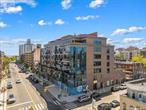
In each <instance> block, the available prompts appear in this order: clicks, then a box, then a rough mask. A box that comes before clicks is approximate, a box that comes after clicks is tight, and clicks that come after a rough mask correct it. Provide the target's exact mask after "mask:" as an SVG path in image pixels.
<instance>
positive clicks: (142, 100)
mask: <svg viewBox="0 0 146 110" xmlns="http://www.w3.org/2000/svg"><path fill="white" fill-rule="evenodd" d="M120 110H146V79H140V80H135V81H131V82H129V83H128V84H127V94H126V95H121V96H120Z"/></svg>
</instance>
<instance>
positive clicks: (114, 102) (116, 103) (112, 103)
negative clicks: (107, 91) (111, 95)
mask: <svg viewBox="0 0 146 110" xmlns="http://www.w3.org/2000/svg"><path fill="white" fill-rule="evenodd" d="M110 104H111V105H112V107H114V108H115V107H118V106H120V102H119V101H117V100H113V101H112V102H111V103H110Z"/></svg>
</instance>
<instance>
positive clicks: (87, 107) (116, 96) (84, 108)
mask: <svg viewBox="0 0 146 110" xmlns="http://www.w3.org/2000/svg"><path fill="white" fill-rule="evenodd" d="M125 93H127V89H125V90H120V91H117V92H112V93H111V94H107V95H105V96H104V97H101V98H99V100H96V103H95V108H97V106H98V105H99V104H101V103H110V102H111V101H112V100H118V101H120V95H122V94H125ZM87 103H88V102H85V103H81V104H78V108H75V109H74V110H91V109H92V104H91V101H90V103H88V104H87ZM79 106H80V107H79ZM112 110H120V106H118V107H116V108H112Z"/></svg>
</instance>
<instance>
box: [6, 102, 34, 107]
mask: <svg viewBox="0 0 146 110" xmlns="http://www.w3.org/2000/svg"><path fill="white" fill-rule="evenodd" d="M29 103H32V101H28V102H23V103H19V104H15V105H12V106H9V107H7V109H8V108H12V107H16V106H20V105H25V104H29Z"/></svg>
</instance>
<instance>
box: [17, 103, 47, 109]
mask: <svg viewBox="0 0 146 110" xmlns="http://www.w3.org/2000/svg"><path fill="white" fill-rule="evenodd" d="M30 108H33V110H47V108H46V107H45V106H44V105H43V104H42V103H40V104H35V105H29V106H24V107H21V108H19V109H18V110H29V109H30Z"/></svg>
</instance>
